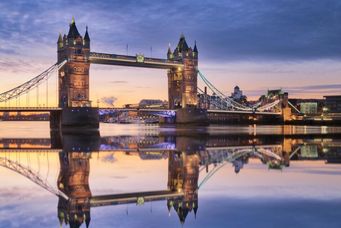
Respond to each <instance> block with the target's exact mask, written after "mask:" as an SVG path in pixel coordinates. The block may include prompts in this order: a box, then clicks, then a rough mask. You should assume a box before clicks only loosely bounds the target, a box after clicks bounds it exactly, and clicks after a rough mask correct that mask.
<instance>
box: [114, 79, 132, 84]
mask: <svg viewBox="0 0 341 228" xmlns="http://www.w3.org/2000/svg"><path fill="white" fill-rule="evenodd" d="M110 83H112V84H125V83H128V81H123V80H122V81H120V80H117V81H110Z"/></svg>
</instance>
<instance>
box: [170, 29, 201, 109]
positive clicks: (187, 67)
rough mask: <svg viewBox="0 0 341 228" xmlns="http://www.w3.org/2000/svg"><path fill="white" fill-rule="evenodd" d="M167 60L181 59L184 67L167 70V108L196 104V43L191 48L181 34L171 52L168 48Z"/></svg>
mask: <svg viewBox="0 0 341 228" xmlns="http://www.w3.org/2000/svg"><path fill="white" fill-rule="evenodd" d="M167 59H168V60H175V61H181V62H182V63H183V64H184V67H183V68H182V67H179V68H172V69H170V70H169V71H168V101H169V108H170V109H176V108H185V107H187V106H196V105H197V75H198V74H197V70H198V49H197V46H196V44H195V45H194V48H193V49H192V48H191V47H189V46H188V45H187V42H186V39H185V36H184V35H183V34H182V35H181V37H180V40H179V43H178V45H177V47H176V48H175V50H174V51H173V52H172V51H171V49H170V48H168V53H167Z"/></svg>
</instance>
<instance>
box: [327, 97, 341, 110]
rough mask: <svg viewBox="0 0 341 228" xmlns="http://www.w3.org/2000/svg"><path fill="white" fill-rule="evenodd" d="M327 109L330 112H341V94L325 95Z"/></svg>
mask: <svg viewBox="0 0 341 228" xmlns="http://www.w3.org/2000/svg"><path fill="white" fill-rule="evenodd" d="M324 98H325V103H324V104H325V107H324V108H325V111H326V112H328V113H341V95H338V96H324Z"/></svg>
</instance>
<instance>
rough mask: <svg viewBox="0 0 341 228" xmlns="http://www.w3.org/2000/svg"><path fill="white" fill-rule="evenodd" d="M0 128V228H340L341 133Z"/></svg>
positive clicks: (283, 129) (42, 124) (288, 128)
mask: <svg viewBox="0 0 341 228" xmlns="http://www.w3.org/2000/svg"><path fill="white" fill-rule="evenodd" d="M0 127H1V128H0V129H1V130H0V160H1V162H2V163H1V164H2V167H0V181H1V183H2V184H1V186H0V193H1V194H0V227H56V226H58V225H59V223H60V222H61V223H62V224H63V225H64V226H65V227H78V226H79V225H82V226H84V227H85V226H86V224H90V227H116V226H118V227H161V226H162V227H181V226H182V224H183V225H184V226H185V227H227V226H231V227H274V226H276V227H288V226H292V227H305V226H310V227H324V226H325V224H328V227H340V225H341V219H340V216H341V193H340V192H341V184H340V181H339V180H340V176H341V166H340V164H339V163H340V162H341V135H339V133H341V130H340V129H339V128H326V127H293V126H286V127H282V126H249V127H238V126H227V127H219V126H211V127H209V128H191V129H188V128H187V129H185V128H176V129H174V128H166V127H162V128H160V127H158V126H155V125H154V126H153V125H151V126H142V125H140V126H139V125H111V124H102V125H101V131H100V135H99V134H82V135H79V134H71V135H65V134H64V135H60V134H50V132H49V129H48V124H47V123H46V122H35V123H32V122H31V123H15V122H0ZM131 193H134V194H131ZM54 194H56V195H59V196H56V195H54ZM63 197H65V198H67V199H64V198H63ZM270 215H271V216H270ZM18 216H19V217H20V218H22V219H20V220H19V219H17V217H18ZM90 218H91V220H90ZM289 218H290V219H289ZM66 223H67V224H68V225H66ZM32 224H34V225H32Z"/></svg>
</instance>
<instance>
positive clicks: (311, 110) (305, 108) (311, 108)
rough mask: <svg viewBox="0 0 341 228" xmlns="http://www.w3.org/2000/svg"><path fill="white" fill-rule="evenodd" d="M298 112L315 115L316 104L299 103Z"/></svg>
mask: <svg viewBox="0 0 341 228" xmlns="http://www.w3.org/2000/svg"><path fill="white" fill-rule="evenodd" d="M300 111H301V113H303V114H317V102H302V103H300Z"/></svg>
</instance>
